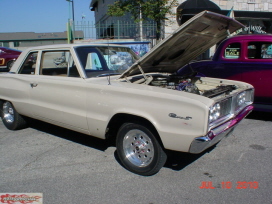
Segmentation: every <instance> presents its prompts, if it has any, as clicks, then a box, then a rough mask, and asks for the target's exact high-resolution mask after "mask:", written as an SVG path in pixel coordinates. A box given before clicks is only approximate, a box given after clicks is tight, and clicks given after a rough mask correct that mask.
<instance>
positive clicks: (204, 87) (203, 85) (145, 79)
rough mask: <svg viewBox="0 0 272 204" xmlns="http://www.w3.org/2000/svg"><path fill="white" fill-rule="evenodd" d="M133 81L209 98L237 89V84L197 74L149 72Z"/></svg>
mask: <svg viewBox="0 0 272 204" xmlns="http://www.w3.org/2000/svg"><path fill="white" fill-rule="evenodd" d="M129 81H130V82H131V83H136V84H146V85H150V86H156V87H161V88H167V89H172V90H177V91H184V92H188V93H193V94H197V95H202V96H205V97H208V98H213V97H216V96H218V95H222V94H225V95H228V94H229V93H230V92H232V91H233V90H236V89H237V87H236V86H235V85H225V84H223V83H220V84H219V83H218V82H217V83H215V82H214V83H213V82H208V81H204V80H202V79H201V77H198V76H196V74H193V75H190V76H179V75H163V74H152V75H150V74H148V75H145V76H136V77H133V78H131V79H130V80H129Z"/></svg>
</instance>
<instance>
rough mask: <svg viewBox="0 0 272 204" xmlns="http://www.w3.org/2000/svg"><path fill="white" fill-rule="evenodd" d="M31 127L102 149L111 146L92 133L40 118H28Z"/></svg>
mask: <svg viewBox="0 0 272 204" xmlns="http://www.w3.org/2000/svg"><path fill="white" fill-rule="evenodd" d="M28 120H29V121H28V122H29V127H31V128H33V129H35V130H38V131H42V132H45V133H48V134H50V135H54V136H56V137H59V138H62V139H65V140H69V141H72V142H75V143H78V144H81V145H84V146H87V147H91V148H94V149H97V150H100V151H105V150H106V149H107V148H108V147H109V146H110V144H109V142H107V141H106V140H103V139H99V138H96V137H93V136H90V135H86V134H82V133H79V132H75V131H72V130H69V129H66V128H62V127H59V126H56V125H52V124H49V123H45V122H42V121H38V120H33V119H28Z"/></svg>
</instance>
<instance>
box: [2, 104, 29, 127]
mask: <svg viewBox="0 0 272 204" xmlns="http://www.w3.org/2000/svg"><path fill="white" fill-rule="evenodd" d="M10 104H11V107H12V108H13V113H14V114H13V116H14V121H13V122H12V123H10V122H7V121H6V120H5V118H4V112H3V106H4V103H2V106H1V109H2V111H1V112H2V115H1V117H2V121H3V123H4V125H5V127H6V128H7V129H9V130H17V129H21V128H23V127H24V125H25V121H24V120H23V118H22V117H21V116H20V115H19V113H18V112H17V111H16V109H15V108H14V106H13V105H12V103H10Z"/></svg>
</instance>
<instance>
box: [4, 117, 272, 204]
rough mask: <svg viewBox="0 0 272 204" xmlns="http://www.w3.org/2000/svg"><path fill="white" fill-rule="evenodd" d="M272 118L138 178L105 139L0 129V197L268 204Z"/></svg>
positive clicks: (249, 123) (81, 203)
mask: <svg viewBox="0 0 272 204" xmlns="http://www.w3.org/2000/svg"><path fill="white" fill-rule="evenodd" d="M271 130H272V113H268V114H267V113H253V114H251V115H249V117H248V118H247V119H245V120H243V121H242V122H241V123H240V125H239V126H238V127H237V128H236V129H235V130H234V132H233V133H232V135H230V136H229V137H228V138H225V139H224V140H223V141H221V142H220V143H219V144H218V145H217V146H216V147H215V148H211V149H209V150H208V151H206V152H204V153H203V154H200V155H190V154H186V153H177V152H169V159H168V161H167V163H166V165H165V167H163V168H162V169H161V171H160V172H159V173H157V174H156V175H154V176H150V177H144V176H139V175H136V174H133V173H131V172H129V171H127V170H126V169H125V168H123V167H122V166H121V164H120V163H119V160H118V157H117V156H116V151H115V150H116V149H115V147H113V146H110V145H109V144H108V143H107V142H105V141H104V140H100V139H96V138H94V137H90V136H87V135H83V134H80V133H76V132H73V131H70V130H66V129H63V128H60V127H57V126H53V125H49V124H46V123H43V122H33V123H32V124H31V126H30V127H29V128H26V129H23V130H19V131H10V130H7V129H6V128H5V127H4V125H3V124H2V123H1V122H0V155H1V157H0V193H15V192H16V193H43V203H44V204H64V203H65V204H75V203H77V204H93V203H94V204H100V203H101V204H107V203H109V204H128V203H134V204H165V203H167V204H172V203H173V204H179V203H182V204H183V203H185V204H186V203H190V204H191V203H192V204H196V203H200V204H201V203H205V204H206V203H220V204H222V203H231V204H235V203H239V204H243V203H245V204H248V203H260V204H271V203H272V176H271V173H272V170H271V169H272V135H271V132H272V131H271Z"/></svg>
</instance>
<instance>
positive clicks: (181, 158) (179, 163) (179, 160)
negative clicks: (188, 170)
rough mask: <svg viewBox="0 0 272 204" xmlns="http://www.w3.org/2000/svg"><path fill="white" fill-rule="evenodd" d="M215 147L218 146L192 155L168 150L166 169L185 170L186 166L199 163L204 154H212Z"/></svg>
mask: <svg viewBox="0 0 272 204" xmlns="http://www.w3.org/2000/svg"><path fill="white" fill-rule="evenodd" d="M215 147H216V145H214V146H212V147H210V148H208V149H206V150H205V151H203V152H202V153H199V154H190V153H186V152H176V151H170V150H167V156H168V158H167V161H166V163H165V165H164V167H166V168H170V169H172V170H175V171H180V170H182V169H184V168H185V167H186V166H188V165H190V164H192V163H193V162H195V161H197V160H198V159H199V158H201V157H202V156H203V155H204V154H206V153H209V152H211V151H212V150H213V149H214V148H215Z"/></svg>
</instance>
